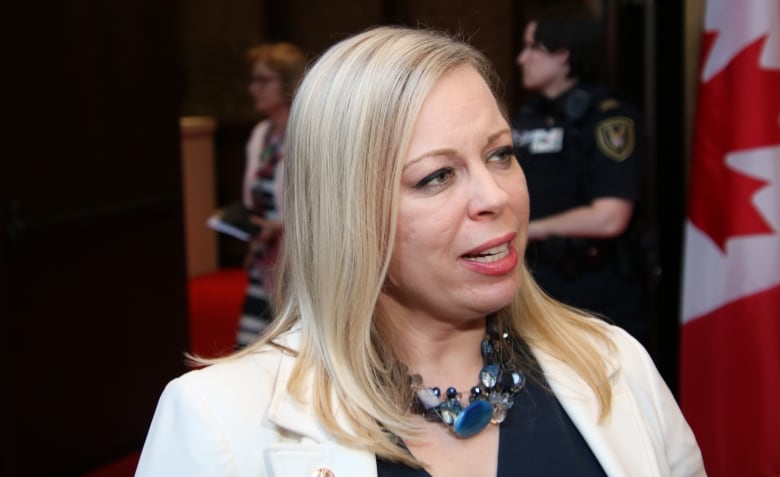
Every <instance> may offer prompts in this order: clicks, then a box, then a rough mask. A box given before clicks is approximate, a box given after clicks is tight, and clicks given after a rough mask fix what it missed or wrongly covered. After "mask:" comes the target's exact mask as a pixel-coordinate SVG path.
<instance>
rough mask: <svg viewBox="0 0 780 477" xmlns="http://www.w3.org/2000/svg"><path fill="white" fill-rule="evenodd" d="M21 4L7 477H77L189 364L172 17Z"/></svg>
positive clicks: (121, 443)
mask: <svg viewBox="0 0 780 477" xmlns="http://www.w3.org/2000/svg"><path fill="white" fill-rule="evenodd" d="M9 3H10V5H9V6H8V8H9V11H10V12H12V15H11V16H10V17H9V18H13V22H9V23H11V25H10V28H9V30H8V31H7V34H9V35H10V37H11V40H10V44H12V45H14V48H13V49H14V54H13V56H12V57H10V59H9V60H10V64H9V65H8V68H7V70H8V73H7V76H6V77H7V78H8V79H10V81H11V83H12V85H13V87H12V88H11V90H13V92H14V94H13V95H12V101H11V102H10V108H9V109H10V111H9V113H8V115H7V116H8V117H9V118H10V119H11V121H9V122H10V132H9V134H8V139H7V140H6V141H5V144H4V146H5V147H7V148H8V149H9V150H10V152H9V153H7V154H5V155H3V157H2V162H1V163H0V176H2V177H9V176H8V175H10V177H12V180H7V179H6V180H3V181H2V182H3V184H2V186H3V187H2V188H0V227H2V230H1V231H0V235H3V237H4V239H5V240H4V243H3V245H4V246H3V247H2V248H0V269H2V272H1V273H2V280H1V281H2V287H3V292H2V294H0V300H1V301H2V303H0V311H1V312H2V313H1V314H0V350H2V359H0V368H2V374H1V376H2V382H3V390H4V392H3V398H2V406H1V407H0V418H2V427H1V428H0V434H1V436H2V446H1V448H0V475H8V476H17V475H34V476H37V475H64V476H70V475H81V474H82V473H83V472H84V471H86V470H89V469H91V468H94V467H96V466H98V465H100V464H104V463H107V462H110V461H112V460H114V459H116V458H118V457H121V456H123V455H125V454H127V453H130V452H136V451H137V450H138V449H139V447H140V445H141V443H142V442H143V439H144V436H145V434H146V431H147V429H148V426H149V423H150V421H151V417H152V412H153V410H154V407H155V404H156V402H157V399H158V397H159V395H160V392H161V390H162V388H163V386H164V385H165V383H166V382H167V381H168V380H170V379H171V378H173V377H175V376H176V375H178V374H180V373H181V372H183V371H184V369H185V366H184V356H183V352H184V351H186V349H187V300H186V273H185V263H184V247H183V245H184V242H183V224H182V203H181V202H182V201H181V161H180V157H179V127H178V107H179V104H178V95H177V88H176V85H177V68H176V65H177V64H178V60H177V56H176V55H177V48H176V43H175V34H176V33H175V32H176V22H175V18H176V17H175V10H174V8H173V5H172V3H171V2H164V1H163V2H160V1H151V0H149V1H146V0H138V1H135V2H131V3H124V4H122V5H121V6H120V5H117V4H115V3H105V2H95V1H91V0H72V1H68V2H59V3H56V2H55V3H52V4H47V5H46V8H45V12H42V10H41V6H40V5H37V4H34V3H30V2H26V1H23V0H13V1H12V2H9ZM7 174H8V175H7Z"/></svg>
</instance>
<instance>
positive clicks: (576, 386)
mask: <svg viewBox="0 0 780 477" xmlns="http://www.w3.org/2000/svg"><path fill="white" fill-rule="evenodd" d="M534 354H535V355H536V356H537V359H538V360H539V363H540V365H541V366H542V369H543V371H544V375H545V377H546V378H547V381H548V383H549V384H550V388H551V389H552V391H553V392H554V393H555V396H556V397H557V398H558V401H559V402H560V403H561V406H562V407H563V408H564V410H566V413H567V414H568V415H569V417H570V418H571V420H572V422H573V423H574V425H575V426H576V427H577V429H578V430H579V431H580V433H581V434H582V436H583V438H584V439H585V441H586V442H587V443H588V445H589V447H590V448H591V450H592V451H593V454H594V455H595V456H596V458H597V459H598V461H599V463H600V464H601V466H602V468H603V469H604V471H605V472H606V473H607V475H610V476H631V477H635V476H636V477H641V476H648V477H649V476H654V477H655V476H659V475H660V474H659V472H658V468H657V465H655V459H653V458H652V453H653V450H652V449H653V446H652V442H650V440H649V439H648V437H647V434H646V431H645V424H644V422H643V421H642V419H641V413H640V412H639V410H638V408H637V405H636V403H635V401H634V399H633V397H632V394H631V392H630V390H629V389H628V386H627V385H626V384H625V382H624V381H623V379H621V377H620V375H619V372H620V368H619V365H618V364H617V363H615V362H610V363H609V364H608V366H609V368H608V372H609V376H610V380H611V381H612V383H613V390H612V409H611V412H610V414H609V416H607V418H606V419H605V420H604V421H603V422H601V423H599V421H598V419H599V406H598V402H597V400H596V396H595V395H594V394H593V391H592V390H591V389H590V387H589V386H588V385H587V383H585V381H584V380H582V378H580V376H578V375H577V374H576V373H575V372H574V371H573V370H572V369H571V368H569V367H568V366H566V365H565V364H564V363H562V362H561V361H559V360H557V359H556V358H554V357H552V356H550V355H548V354H546V353H544V352H542V351H539V350H534Z"/></svg>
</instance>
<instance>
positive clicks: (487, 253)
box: [469, 243, 509, 262]
mask: <svg viewBox="0 0 780 477" xmlns="http://www.w3.org/2000/svg"><path fill="white" fill-rule="evenodd" d="M508 253H509V244H508V243H504V244H501V245H498V246H496V247H492V248H489V249H486V250H483V251H481V252H479V253H477V254H475V255H473V256H471V257H469V258H470V259H472V260H477V261H480V262H495V261H496V260H499V259H501V258H503V257H505V256H506V255H507V254H508Z"/></svg>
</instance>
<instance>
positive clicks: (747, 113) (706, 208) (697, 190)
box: [688, 33, 780, 251]
mask: <svg viewBox="0 0 780 477" xmlns="http://www.w3.org/2000/svg"><path fill="white" fill-rule="evenodd" d="M716 36H717V34H716V33H705V35H704V38H703V42H702V52H703V54H702V58H706V57H707V55H708V54H709V52H710V50H711V48H712V46H713V43H714V41H715V39H716ZM765 41H766V37H762V38H760V39H759V40H757V41H755V42H753V43H751V44H750V45H748V46H747V47H746V48H744V49H743V50H742V51H741V52H740V53H739V54H738V55H736V56H735V57H734V58H733V59H732V60H731V62H730V63H729V64H728V65H727V66H726V68H724V69H723V70H722V71H720V72H719V73H718V74H717V75H715V76H713V77H712V78H711V79H710V80H708V81H707V82H704V83H701V84H700V85H699V99H698V108H697V111H696V123H695V124H696V125H695V134H694V143H693V162H692V164H691V183H690V191H689V193H690V203H689V206H688V217H689V218H690V220H691V222H693V224H694V225H696V227H698V228H699V229H700V230H701V231H703V232H704V233H705V234H707V235H708V236H709V237H710V238H711V239H712V240H713V241H714V242H715V243H716V244H717V245H718V247H720V249H721V250H724V251H725V246H726V241H727V240H728V239H729V238H731V237H735V236H744V235H754V234H764V233H772V232H773V230H772V228H771V227H770V226H769V224H768V223H767V222H766V220H765V219H764V218H763V217H762V216H761V214H760V213H759V212H758V210H756V209H755V207H754V206H753V204H752V202H751V198H752V197H753V195H754V194H755V193H756V192H757V191H758V190H759V189H761V188H762V187H764V186H766V184H767V182H766V181H763V180H758V179H755V178H753V177H749V176H746V175H744V174H742V173H740V172H738V171H735V170H733V169H730V168H729V167H727V165H726V155H727V154H729V153H731V152H736V151H743V150H748V149H754V148H758V147H766V146H770V145H774V144H780V124H778V121H780V70H768V69H763V68H761V67H760V65H759V56H760V54H761V50H762V49H763V47H764V42H765Z"/></svg>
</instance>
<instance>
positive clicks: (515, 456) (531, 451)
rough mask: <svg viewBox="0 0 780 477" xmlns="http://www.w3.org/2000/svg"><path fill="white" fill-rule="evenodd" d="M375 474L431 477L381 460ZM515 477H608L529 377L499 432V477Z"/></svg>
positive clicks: (576, 432)
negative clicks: (518, 476)
mask: <svg viewBox="0 0 780 477" xmlns="http://www.w3.org/2000/svg"><path fill="white" fill-rule="evenodd" d="M432 424H436V423H432ZM437 425H438V424H437ZM441 425H444V424H441ZM488 425H492V424H488ZM377 472H378V474H377V475H378V476H379V477H431V476H430V474H429V473H428V472H426V471H425V470H424V469H413V468H411V467H408V466H405V465H403V464H397V463H393V462H388V461H386V460H384V459H381V458H379V457H377ZM516 475H523V476H545V477H547V476H550V477H553V476H561V477H564V476H565V477H569V476H572V475H577V476H578V477H590V476H593V477H595V476H599V477H602V476H606V475H607V474H606V473H605V472H604V469H602V468H601V464H599V462H598V460H596V457H595V456H594V455H593V451H591V450H590V447H588V444H587V442H585V439H583V437H582V435H581V434H580V432H579V430H578V429H577V428H576V427H575V426H574V423H573V422H572V421H571V419H570V418H569V416H568V414H566V411H564V409H563V407H561V404H560V403H559V402H558V399H557V398H556V397H555V394H553V393H552V391H550V390H549V389H547V388H546V387H545V386H544V385H542V384H540V382H539V380H538V379H532V378H530V377H529V379H527V380H526V386H525V388H524V389H523V390H521V391H520V392H519V393H518V394H517V395H516V396H515V398H514V406H512V409H510V410H509V413H508V415H507V417H506V420H505V421H504V422H503V423H502V424H501V429H500V431H499V444H498V473H497V474H496V477H510V476H516Z"/></svg>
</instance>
